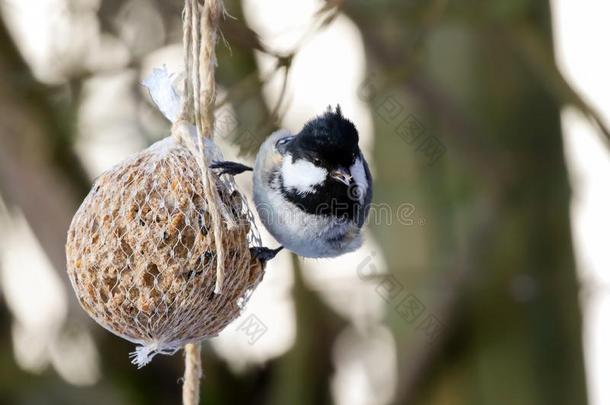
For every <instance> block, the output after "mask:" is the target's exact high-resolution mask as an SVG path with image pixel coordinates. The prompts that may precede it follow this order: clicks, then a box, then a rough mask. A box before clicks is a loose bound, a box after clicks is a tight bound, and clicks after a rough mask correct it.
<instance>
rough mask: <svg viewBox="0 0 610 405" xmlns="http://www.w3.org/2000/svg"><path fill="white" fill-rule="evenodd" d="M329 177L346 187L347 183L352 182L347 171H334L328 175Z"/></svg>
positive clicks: (341, 169)
mask: <svg viewBox="0 0 610 405" xmlns="http://www.w3.org/2000/svg"><path fill="white" fill-rule="evenodd" d="M330 177H332V178H333V179H335V180H339V181H340V182H341V183H343V184H345V185H346V186H349V182H350V181H351V180H352V175H351V174H350V172H349V170H347V169H343V168H340V169H337V170H334V171H333V172H332V173H331V174H330Z"/></svg>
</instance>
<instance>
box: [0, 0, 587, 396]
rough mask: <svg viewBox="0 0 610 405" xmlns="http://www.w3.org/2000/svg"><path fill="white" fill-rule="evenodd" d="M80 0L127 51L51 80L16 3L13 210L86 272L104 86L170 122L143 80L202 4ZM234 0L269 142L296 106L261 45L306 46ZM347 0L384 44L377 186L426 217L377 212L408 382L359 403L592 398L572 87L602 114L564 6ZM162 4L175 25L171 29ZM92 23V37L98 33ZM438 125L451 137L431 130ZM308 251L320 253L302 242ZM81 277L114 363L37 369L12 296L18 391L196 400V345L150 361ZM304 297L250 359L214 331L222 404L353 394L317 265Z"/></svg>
mask: <svg viewBox="0 0 610 405" xmlns="http://www.w3.org/2000/svg"><path fill="white" fill-rule="evenodd" d="M66 3H67V6H66V7H67V8H66V10H67V12H68V13H69V14H70V17H71V18H72V19H78V18H82V17H83V15H84V14H83V10H84V9H93V10H94V12H95V14H94V19H90V20H87V21H86V22H84V23H83V24H97V27H98V28H99V32H100V33H101V35H103V37H104V38H105V39H106V40H107V41H110V40H112V41H115V42H116V41H118V42H120V43H121V44H122V46H123V48H121V49H123V50H124V54H122V56H121V57H122V58H123V59H124V60H125V62H124V63H123V64H122V65H120V66H119V65H116V64H113V63H111V62H110V61H107V60H104V61H103V63H98V64H97V65H92V64H88V63H87V62H86V61H85V60H84V59H82V58H70V57H69V56H70V55H67V56H66V57H65V58H61V60H58V61H57V63H58V66H60V68H59V70H58V71H59V73H60V74H59V77H60V78H59V79H55V80H51V81H48V80H47V81H45V80H40V78H39V77H37V75H36V74H35V72H33V70H32V66H31V65H30V64H29V63H28V62H26V59H24V57H23V49H22V48H23V44H20V43H19V41H18V40H16V39H15V37H14V35H12V34H11V33H10V31H9V29H8V28H7V20H6V18H3V19H2V20H0V195H1V197H2V199H3V200H4V202H5V204H6V206H7V211H8V212H9V213H12V212H16V211H17V210H18V211H19V212H22V213H23V215H24V217H25V219H26V220H27V223H28V224H29V226H30V227H31V229H32V231H33V232H34V234H35V236H36V239H37V240H38V242H40V244H41V246H42V247H43V249H44V252H45V253H46V255H47V257H48V258H49V260H50V262H51V263H52V265H53V267H54V268H55V269H56V270H57V272H58V274H60V276H61V278H62V280H63V281H64V282H65V283H66V286H68V285H69V283H68V281H67V277H66V276H65V263H64V262H65V259H64V247H63V246H64V243H65V233H66V230H67V228H68V225H69V222H70V219H71V217H72V214H73V213H74V212H75V210H76V209H77V207H78V205H79V203H80V201H82V198H83V197H84V196H85V195H86V193H87V192H88V190H89V186H90V182H91V179H90V177H89V175H88V173H87V171H86V170H85V168H84V167H83V161H82V156H79V154H78V153H77V149H76V147H75V145H77V143H78V142H79V139H78V138H79V134H80V133H81V129H80V128H79V126H78V125H77V123H78V122H79V114H81V113H82V108H83V106H82V104H83V100H84V99H85V97H86V92H87V89H88V85H89V84H90V83H91V81H92V80H94V79H96V78H99V77H105V76H108V75H116V74H122V73H126V76H125V77H126V79H125V80H124V81H123V83H124V85H125V88H126V89H127V91H126V94H127V95H128V96H129V97H132V98H134V99H135V100H137V101H136V105H137V108H136V110H135V111H127V112H126V113H125V114H128V113H129V114H132V115H134V116H135V117H138V118H137V119H138V120H140V121H141V122H140V123H139V124H138V127H137V128H138V129H139V130H140V132H141V133H142V134H143V135H142V136H143V137H144V138H143V139H144V143H151V142H152V141H154V140H155V139H158V138H159V137H160V136H162V135H163V133H162V132H161V133H158V132H155V131H154V130H151V127H150V126H149V125H148V124H147V123H146V121H154V122H162V120H161V118H160V117H159V115H158V114H156V113H155V110H154V107H153V106H152V105H151V104H150V101H149V100H148V99H147V97H146V95H145V94H144V92H142V91H141V88H140V86H139V81H140V77H141V74H142V70H143V69H144V67H145V61H146V58H147V57H148V56H149V55H150V54H151V53H152V52H153V51H155V50H157V49H159V48H162V47H164V46H167V45H171V44H177V43H179V42H180V40H181V21H180V18H179V16H180V13H181V7H182V4H181V2H179V1H173V2H169V1H161V0H154V1H153V0H151V1H132V2H129V4H130V5H131V7H133V8H132V9H127V8H126V4H127V2H124V1H115V0H101V1H99V2H95V1H88V2H86V1H85V2H81V1H67V2H66ZM97 3H99V4H97ZM226 6H227V9H228V11H229V12H230V13H231V15H232V16H234V18H227V19H225V21H224V22H223V34H224V37H225V38H226V41H227V42H228V43H229V44H230V48H229V47H226V46H224V45H223V44H222V43H221V44H220V45H219V48H218V49H219V54H220V58H219V70H218V80H219V81H220V84H221V85H222V87H223V88H225V89H227V91H226V98H224V99H223V97H220V101H224V102H225V103H230V104H231V105H232V106H233V108H234V110H235V113H236V117H237V121H239V123H240V126H242V127H244V128H248V130H249V131H248V134H249V137H245V136H243V133H241V135H242V136H239V135H236V136H235V137H233V138H232V139H231V141H232V142H234V143H237V144H239V145H240V146H241V151H242V153H243V154H244V155H246V156H250V157H251V156H252V154H253V153H255V150H256V147H257V146H258V144H260V142H262V140H263V139H264V138H265V136H267V135H268V134H269V133H270V132H271V131H272V130H274V129H276V128H277V127H279V126H281V121H282V114H283V111H282V110H283V109H282V108H280V104H278V105H277V106H273V105H271V106H270V105H268V104H267V103H266V102H265V97H264V84H265V75H264V74H260V73H259V70H258V68H257V61H256V53H265V54H267V55H270V56H271V57H273V58H275V59H276V66H275V67H276V69H277V70H278V71H280V72H286V74H288V73H287V72H290V69H291V66H292V62H293V59H294V58H295V57H296V55H297V54H298V52H299V49H295V50H294V53H291V52H288V53H278V52H276V51H275V50H270V49H268V47H267V45H266V44H265V43H264V42H262V41H261V40H260V39H259V37H258V36H257V32H256V31H255V30H254V29H252V28H251V27H249V26H248V25H247V23H246V20H245V18H244V14H243V8H242V4H241V2H240V1H238V0H230V1H226ZM8 7H10V6H8ZM2 10H3V13H6V12H7V7H4V8H3V9H2ZM147 13H148V14H147ZM151 13H152V14H151ZM149 15H152V16H153V17H154V18H152V17H151V18H152V20H151V19H149V18H148V17H147V16H149ZM338 15H342V16H347V17H348V18H349V19H351V20H352V21H353V22H354V23H355V25H356V26H357V27H358V29H359V30H360V32H361V36H362V40H363V42H364V47H365V56H366V64H367V74H366V79H365V81H364V82H363V84H362V87H361V88H360V89H359V90H358V91H359V93H360V94H361V96H362V97H363V99H364V100H365V101H366V103H367V105H368V106H369V108H370V109H371V111H372V116H373V118H374V134H375V138H374V143H373V146H374V151H373V156H372V157H373V160H374V161H375V162H376V164H375V166H376V170H375V197H374V198H375V203H377V204H381V203H383V204H387V205H388V206H390V207H392V208H394V209H396V208H397V207H399V206H400V205H401V204H402V203H404V202H409V203H410V204H412V206H413V207H415V208H416V211H415V212H416V214H417V218H423V219H424V220H425V223H424V224H423V225H421V226H405V225H404V224H403V223H400V222H399V221H393V222H392V223H391V224H372V225H371V227H370V228H371V231H372V233H373V235H374V237H375V238H376V240H377V241H378V244H379V246H380V250H381V252H380V254H381V253H382V254H383V256H384V257H385V260H386V261H387V270H388V273H387V275H379V277H371V278H370V279H368V280H367V282H368V283H370V284H371V285H372V286H373V288H375V289H376V291H377V292H378V293H379V294H381V295H382V298H384V300H385V302H386V304H387V308H386V310H385V311H386V317H385V323H386V325H387V326H388V327H389V330H390V331H391V333H392V335H393V339H394V342H395V348H394V350H395V357H396V375H395V376H394V377H392V378H395V380H396V384H395V388H396V389H395V392H392V393H389V398H390V399H388V400H384V399H381V398H379V402H375V401H372V402H367V401H364V400H363V401H362V402H358V401H357V402H355V403H363V404H368V403H395V404H489V403H493V404H498V405H500V404H584V403H586V401H587V397H586V393H585V383H584V381H585V379H584V368H583V359H582V353H581V352H582V344H581V327H580V323H581V320H580V309H579V303H578V291H579V287H578V283H577V281H576V273H575V264H574V259H573V254H572V247H571V234H570V224H569V198H570V189H569V185H568V178H567V175H566V168H565V164H564V154H563V148H562V138H561V128H560V121H559V110H560V108H561V107H562V106H564V105H566V104H570V105H573V106H575V107H577V108H579V109H580V110H581V111H583V112H584V113H585V114H587V115H593V114H592V113H591V112H590V111H589V109H588V108H587V105H586V104H585V103H584V102H583V101H582V100H581V99H579V98H578V97H577V96H576V95H575V93H574V91H572V89H570V88H569V86H568V85H567V84H566V82H565V81H564V80H563V78H562V77H561V75H560V74H559V71H558V70H557V68H556V67H555V64H554V62H553V46H552V38H551V26H550V15H549V4H548V3H547V2H546V1H521V0H520V1H511V2H507V1H502V0H487V1H477V0H468V1H460V2H457V1H449V0H431V1H430V0H429V1H419V0H409V1H390V0H379V1H374V2H370V1H362V0H344V1H343V0H333V1H330V0H329V1H327V2H325V3H320V11H319V13H318V14H317V16H318V17H319V18H318V19H317V25H316V24H314V25H313V28H312V29H313V30H324V29H326V27H328V26H330V25H332V24H333V23H334V21H335V19H336V18H337V17H338ZM3 17H4V16H3ZM155 18H159V19H160V20H159V21H157V20H155ZM151 21H155V22H156V23H158V24H159V26H162V27H165V28H164V30H165V35H162V36H158V37H155V35H156V34H157V32H156V31H155V28H156V25H154V24H151ZM305 23H308V21H305V22H304V24H305ZM86 39H87V37H85V38H84V39H82V38H81V39H78V40H82V41H84V42H83V43H84V45H83V47H85V48H86V47H89V46H92V45H91V44H87V42H86ZM74 40H75V41H77V38H74ZM341 52H342V50H340V49H337V55H336V57H341ZM98 56H100V55H98ZM101 57H102V58H105V57H106V56H104V54H101ZM319 63H320V64H332V63H333V61H332V60H320V61H319ZM92 66H94V67H92ZM302 85H303V86H307V83H303V84H302ZM328 102H329V103H332V102H334V100H329V101H328ZM405 117H408V121H407V124H408V125H407V126H406V127H405V126H404V122H403V121H402V119H403V118H405ZM593 118H595V117H594V116H593ZM103 124H104V125H110V123H109V122H104V123H103ZM164 128H165V130H167V128H168V125H165V127H164ZM120 138H121V136H118V138H113V139H120ZM423 139H426V140H427V142H433V143H428V144H425V146H421V145H422V144H421V140H423ZM253 140H254V141H253ZM430 148H432V149H430ZM293 264H294V265H295V267H296V268H297V270H299V269H300V268H301V267H302V261H301V260H298V259H296V258H295V259H294V260H293ZM17 270H18V269H16V270H14V271H17ZM301 270H302V269H301ZM358 270H359V269H358V268H356V267H354V268H353V272H354V273H355V272H356V271H358ZM68 288H69V287H68ZM403 291H408V292H409V294H411V295H410V296H411V297H413V299H412V301H404V300H403V298H404V293H403ZM68 295H69V299H70V305H69V314H70V316H69V318H68V322H67V325H65V330H66V332H65V333H70V325H71V324H72V323H79V322H81V323H82V322H85V323H86V324H87V325H88V326H89V327H90V329H91V330H92V331H93V333H94V336H95V343H96V344H97V345H98V350H99V353H100V364H101V375H102V377H101V380H100V381H99V382H98V383H97V384H95V385H92V386H86V387H79V386H75V385H71V384H68V383H67V382H65V381H64V380H63V379H62V378H61V377H60V376H59V375H58V374H57V373H56V372H55V371H54V370H53V369H52V368H46V369H44V370H41V372H40V373H39V374H32V373H29V372H26V371H23V370H22V369H21V368H20V367H19V366H18V365H17V363H16V361H15V357H14V354H13V350H14V344H13V342H12V339H13V335H12V334H11V327H10V326H11V323H12V316H11V312H10V311H9V310H8V308H7V307H6V306H5V305H0V322H1V323H2V328H1V329H0V330H1V332H0V342H1V346H0V403H3V404H4V403H6V404H35V403H41V404H42V403H57V404H60V403H61V404H81V403H88V404H97V403H100V404H101V403H113V404H114V403H116V404H168V403H177V401H178V400H179V397H180V387H181V381H180V378H181V374H182V367H183V364H182V358H181V356H180V355H179V354H177V355H175V356H173V357H165V356H158V357H157V358H155V359H154V361H153V362H152V363H151V364H150V365H148V366H147V367H145V368H144V369H142V370H138V371H137V370H136V369H135V368H134V367H133V366H132V365H131V364H130V363H129V361H128V359H127V353H128V352H129V351H131V350H132V345H131V344H130V343H128V342H125V341H122V340H120V339H118V338H116V337H114V336H112V335H111V334H109V333H107V332H105V331H104V330H102V329H101V328H99V327H97V326H96V325H94V323H93V322H92V321H89V320H87V319H86V316H85V315H84V313H82V311H81V310H80V309H79V308H78V305H77V303H76V300H75V299H74V297H73V295H72V294H71V291H69V294H68ZM293 297H294V300H295V311H296V325H297V326H296V327H297V335H296V340H295V342H294V344H293V346H292V347H291V348H290V349H289V350H288V351H287V353H285V354H284V355H282V356H280V357H278V358H275V359H272V360H270V361H268V362H266V363H265V364H263V365H259V366H254V367H249V368H247V369H245V370H242V371H240V372H236V371H234V370H233V369H231V368H229V367H228V365H227V364H226V362H225V361H224V360H223V359H221V358H220V357H219V356H218V355H217V353H216V352H215V351H214V350H212V349H211V347H210V346H209V345H204V355H203V357H204V370H205V379H204V381H203V387H202V389H203V392H202V397H203V403H204V404H229V403H239V404H276V405H279V404H314V403H315V404H325V403H328V404H330V403H336V402H337V401H336V399H333V398H334V397H333V395H332V390H331V380H332V378H333V374H334V363H333V361H332V358H333V345H334V342H335V341H336V340H337V339H338V336H339V335H340V332H341V330H342V329H343V328H344V327H345V326H346V323H347V321H346V320H345V319H344V318H343V317H341V316H340V314H338V313H337V312H336V311H333V310H332V309H331V308H329V306H328V305H327V303H326V302H325V301H324V300H323V299H321V297H320V296H319V294H317V292H316V291H315V289H313V288H311V286H310V285H308V283H307V282H306V281H305V280H304V277H303V275H302V273H301V271H296V272H295V282H294V287H293ZM409 305H410V306H409ZM418 306H419V307H418ZM420 313H421V316H419V314H420ZM370 371H371V372H372V373H375V370H370ZM365 383H367V382H366V381H362V384H365Z"/></svg>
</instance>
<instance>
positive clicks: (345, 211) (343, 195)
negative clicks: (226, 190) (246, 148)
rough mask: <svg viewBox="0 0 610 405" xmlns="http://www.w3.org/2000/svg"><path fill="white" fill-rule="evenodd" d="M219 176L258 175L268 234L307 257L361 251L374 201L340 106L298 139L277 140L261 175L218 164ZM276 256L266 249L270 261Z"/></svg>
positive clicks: (262, 152)
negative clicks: (371, 205)
mask: <svg viewBox="0 0 610 405" xmlns="http://www.w3.org/2000/svg"><path fill="white" fill-rule="evenodd" d="M211 168H213V169H220V174H225V173H226V174H231V175H235V174H238V173H241V172H244V171H246V170H253V171H254V203H255V206H256V209H257V211H258V214H259V217H260V219H261V221H262V223H263V224H264V225H265V227H266V228H267V230H268V231H269V232H270V233H271V235H273V237H274V238H275V239H277V240H278V242H280V243H281V244H282V245H283V246H284V247H285V248H286V249H288V250H291V251H293V252H294V253H296V254H298V255H300V256H303V257H312V258H323V257H336V256H339V255H342V254H344V253H348V252H351V251H354V250H356V249H358V248H359V247H360V246H361V244H362V236H361V229H362V226H363V224H364V222H365V220H366V217H367V215H368V211H369V206H370V203H371V198H372V191H373V190H372V181H371V173H370V171H369V167H368V164H367V162H366V160H365V158H364V156H363V155H362V152H361V151H360V148H359V147H358V131H357V130H356V127H355V126H354V124H353V123H352V122H351V121H349V120H348V119H346V118H345V117H343V115H342V113H341V109H340V107H339V106H337V108H336V109H335V110H334V111H333V110H331V109H330V107H329V109H328V110H327V111H326V112H325V113H324V114H323V115H322V116H319V117H317V118H315V119H313V120H311V121H309V122H308V123H307V124H305V126H304V127H303V129H302V130H301V132H299V133H298V134H296V135H293V134H291V133H290V132H288V131H286V130H279V131H277V132H275V133H273V134H272V135H271V136H270V137H269V138H268V139H267V140H266V141H265V142H264V143H263V144H262V145H261V147H260V149H259V151H258V154H257V157H256V163H255V166H254V169H252V168H250V167H248V166H245V165H242V164H240V163H235V162H214V163H213V164H212V165H211ZM274 252H276V251H272V250H266V251H265V252H262V253H265V255H266V257H267V258H272V256H273V253H274Z"/></svg>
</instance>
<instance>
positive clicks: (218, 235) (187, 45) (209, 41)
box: [172, 0, 235, 405]
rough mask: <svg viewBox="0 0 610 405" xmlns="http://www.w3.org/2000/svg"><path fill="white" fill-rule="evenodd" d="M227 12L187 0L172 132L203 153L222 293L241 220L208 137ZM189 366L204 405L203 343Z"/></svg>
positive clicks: (188, 388)
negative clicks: (208, 149) (231, 232)
mask: <svg viewBox="0 0 610 405" xmlns="http://www.w3.org/2000/svg"><path fill="white" fill-rule="evenodd" d="M223 13H224V6H223V4H222V0H205V2H204V3H203V7H200V6H199V4H198V0H185V7H184V14H183V22H184V30H183V42H184V66H185V77H184V94H183V100H182V112H181V114H180V117H179V118H178V119H177V120H176V122H175V123H174V126H173V127H172V134H173V135H174V136H175V137H176V138H177V139H178V140H179V141H180V142H181V143H182V144H184V145H185V146H186V147H187V148H188V149H189V150H190V151H191V152H192V153H193V155H194V156H196V157H197V161H198V163H199V167H200V169H201V178H202V180H203V189H204V192H205V194H206V197H207V202H208V210H209V213H210V217H211V218H210V219H211V221H212V227H213V230H214V244H215V248H216V286H215V288H214V292H215V293H216V294H220V293H221V291H222V287H223V283H224V272H223V265H224V258H225V252H224V248H223V244H222V234H223V226H222V225H223V224H222V221H225V222H226V223H227V226H228V227H229V228H231V227H234V226H235V223H234V220H233V219H232V217H231V216H230V215H229V214H228V212H227V209H226V207H225V205H224V203H223V202H222V201H221V199H220V195H219V193H218V190H217V188H216V180H215V178H214V175H213V174H212V172H211V171H210V170H209V169H208V167H209V162H208V158H207V157H206V155H205V147H204V139H205V138H207V139H212V138H213V136H214V105H215V103H216V80H215V76H214V74H215V68H216V42H217V39H218V23H219V21H220V17H221V16H222V15H223ZM193 123H194V124H195V127H196V129H197V145H196V146H195V143H194V142H193V140H192V138H191V134H190V130H189V128H190V126H191V125H192V124H193ZM184 352H185V356H186V358H185V370H184V385H183V387H182V401H183V404H184V405H197V404H199V389H200V388H199V384H200V380H201V375H202V367H201V344H200V343H189V344H187V345H186V346H185V347H184Z"/></svg>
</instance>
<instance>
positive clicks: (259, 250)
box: [250, 246, 284, 263]
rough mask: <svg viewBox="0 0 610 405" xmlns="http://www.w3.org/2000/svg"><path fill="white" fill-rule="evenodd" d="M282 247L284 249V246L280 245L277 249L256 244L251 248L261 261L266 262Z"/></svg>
mask: <svg viewBox="0 0 610 405" xmlns="http://www.w3.org/2000/svg"><path fill="white" fill-rule="evenodd" d="M282 249H284V246H280V247H279V248H277V249H269V248H266V247H262V246H261V247H259V246H256V247H251V248H250V254H251V255H252V256H253V257H255V258H256V259H258V260H260V261H261V262H263V263H266V262H268V261H269V260H272V259H273V258H274V257H275V256H276V255H277V254H278V253H279V252H280V251H281V250H282Z"/></svg>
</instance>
